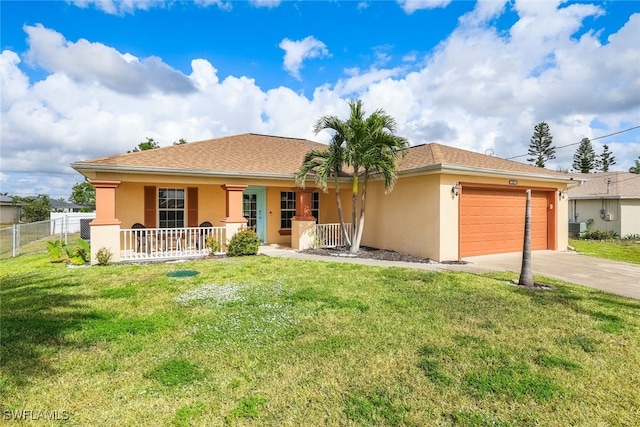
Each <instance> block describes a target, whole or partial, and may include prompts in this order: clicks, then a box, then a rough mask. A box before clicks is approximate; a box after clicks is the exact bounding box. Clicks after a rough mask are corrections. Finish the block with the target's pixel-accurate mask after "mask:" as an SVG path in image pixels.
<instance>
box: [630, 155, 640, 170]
mask: <svg viewBox="0 0 640 427" xmlns="http://www.w3.org/2000/svg"><path fill="white" fill-rule="evenodd" d="M635 162H636V164H635V165H634V166H631V167H630V168H629V172H631V173H637V174H640V156H638V158H637V159H636V160H635Z"/></svg>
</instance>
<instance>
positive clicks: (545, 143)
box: [527, 122, 556, 168]
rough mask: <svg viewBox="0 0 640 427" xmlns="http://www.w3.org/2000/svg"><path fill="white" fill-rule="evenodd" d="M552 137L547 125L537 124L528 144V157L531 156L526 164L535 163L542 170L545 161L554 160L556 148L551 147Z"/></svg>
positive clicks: (543, 123)
mask: <svg viewBox="0 0 640 427" xmlns="http://www.w3.org/2000/svg"><path fill="white" fill-rule="evenodd" d="M552 142H553V136H551V132H550V131H549V125H548V124H546V123H545V122H540V123H538V124H537V125H536V126H535V127H534V128H533V136H532V137H531V141H530V143H529V155H530V156H533V157H531V158H529V159H527V161H528V162H532V163H535V164H536V166H538V167H539V168H543V167H544V165H545V163H546V162H547V160H553V159H555V158H556V148H555V147H553V146H552V145H551V143H552Z"/></svg>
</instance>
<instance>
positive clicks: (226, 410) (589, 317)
mask: <svg viewBox="0 0 640 427" xmlns="http://www.w3.org/2000/svg"><path fill="white" fill-rule="evenodd" d="M187 269H192V270H197V271H199V274H198V275H195V276H191V277H183V278H171V277H168V276H167V275H166V273H167V272H171V271H174V270H187ZM513 278H515V276H514V275H507V274H504V273H501V274H492V275H488V276H475V275H470V274H464V273H454V272H447V273H434V272H424V271H418V270H409V269H399V268H389V269H384V268H372V267H367V266H361V265H351V264H339V263H323V262H304V261H296V260H291V259H280V258H269V257H264V256H260V257H250V258H233V259H223V260H206V261H195V262H188V263H178V264H176V263H173V264H155V265H128V266H124V265H122V266H110V267H90V268H67V267H66V266H64V265H61V264H51V263H50V262H49V261H48V259H47V257H46V255H31V256H23V257H19V258H16V259H12V260H5V261H0V286H1V287H0V292H1V293H0V298H1V303H2V312H1V322H2V323H1V337H0V338H1V340H2V341H1V342H2V347H1V353H0V356H1V360H2V364H1V365H0V366H1V367H0V369H1V371H0V372H1V373H0V395H1V396H2V405H3V408H2V409H3V417H4V418H5V419H7V418H6V417H7V414H16V413H20V412H19V411H21V410H31V411H49V412H43V413H40V415H43V416H46V415H47V414H48V415H49V416H50V417H52V415H56V414H52V413H51V411H58V412H57V415H58V418H62V417H63V416H67V417H68V418H69V420H68V421H51V422H50V424H53V425H56V423H58V424H65V425H101V426H111V425H113V426H116V425H117V426H120V425H145V426H146V425H176V426H186V425H203V426H215V425H292V426H301V425H305V426H307V425H308V426H311V425H354V426H359V425H363V426H371V425H391V426H396V425H398V426H399V425H409V426H411V425H414V426H423V425H464V426H484V425H496V426H527V425H531V426H533V425H562V426H565V425H613V426H615V425H620V426H622V425H625V426H626V425H638V422H640V410H639V409H638V405H637V402H640V387H638V384H640V370H639V369H638V366H640V339H638V338H639V326H640V301H635V300H631V299H626V298H622V297H617V296H613V295H608V294H604V293H600V292H597V291H595V290H592V289H588V288H584V287H578V286H574V285H569V284H564V283H559V282H554V281H553V280H551V279H547V278H545V279H544V281H545V282H547V283H553V284H555V285H556V286H557V290H555V291H528V290H524V289H520V288H517V287H515V286H512V285H509V284H508V279H513ZM16 411H17V412H16ZM63 411H64V412H63Z"/></svg>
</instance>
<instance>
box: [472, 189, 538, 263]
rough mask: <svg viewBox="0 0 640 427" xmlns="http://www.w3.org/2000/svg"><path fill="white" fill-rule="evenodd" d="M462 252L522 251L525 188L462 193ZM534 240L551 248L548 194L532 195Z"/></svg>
mask: <svg viewBox="0 0 640 427" xmlns="http://www.w3.org/2000/svg"><path fill="white" fill-rule="evenodd" d="M460 197H461V198H460V255H461V256H462V257H464V256H472V255H484V254H492V253H503V252H516V251H521V250H522V244H523V240H524V215H525V204H526V195H525V192H524V191H523V190H517V191H514V190H501V189H499V190H496V189H481V188H463V190H462V192H461V196H460ZM531 201H532V203H531V230H532V233H531V243H532V248H533V249H534V250H537V249H546V248H547V229H548V224H547V193H546V192H544V191H533V192H532V195H531Z"/></svg>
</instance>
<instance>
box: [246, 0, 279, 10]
mask: <svg viewBox="0 0 640 427" xmlns="http://www.w3.org/2000/svg"><path fill="white" fill-rule="evenodd" d="M249 3H251V4H252V5H253V6H255V7H266V8H269V9H272V8H274V7H278V6H280V3H281V1H280V0H249Z"/></svg>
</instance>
